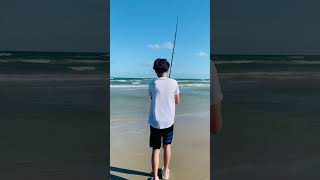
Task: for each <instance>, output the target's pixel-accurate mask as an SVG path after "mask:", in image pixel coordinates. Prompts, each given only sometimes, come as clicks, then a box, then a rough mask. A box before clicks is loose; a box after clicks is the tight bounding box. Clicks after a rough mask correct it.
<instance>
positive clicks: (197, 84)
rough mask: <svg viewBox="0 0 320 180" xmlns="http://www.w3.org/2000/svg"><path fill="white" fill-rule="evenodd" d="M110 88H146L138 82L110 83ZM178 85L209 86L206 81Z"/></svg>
mask: <svg viewBox="0 0 320 180" xmlns="http://www.w3.org/2000/svg"><path fill="white" fill-rule="evenodd" d="M110 87H111V88H148V85H147V84H138V83H131V84H111V85H110ZM179 87H189V88H192V87H193V88H206V87H210V84H209V83H207V84H205V83H191V84H180V85H179Z"/></svg>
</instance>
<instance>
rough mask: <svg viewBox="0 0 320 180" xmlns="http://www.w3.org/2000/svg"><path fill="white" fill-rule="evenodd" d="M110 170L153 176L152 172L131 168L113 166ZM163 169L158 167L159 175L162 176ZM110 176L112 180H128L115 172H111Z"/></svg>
mask: <svg viewBox="0 0 320 180" xmlns="http://www.w3.org/2000/svg"><path fill="white" fill-rule="evenodd" d="M110 171H114V172H119V173H124V174H133V175H138V176H146V177H151V173H146V172H141V171H136V170H130V169H123V168H118V167H113V166H111V168H110ZM161 173H162V170H161V169H158V175H159V176H160V177H161ZM110 177H111V179H112V180H127V179H126V178H123V177H120V176H116V175H113V174H110Z"/></svg>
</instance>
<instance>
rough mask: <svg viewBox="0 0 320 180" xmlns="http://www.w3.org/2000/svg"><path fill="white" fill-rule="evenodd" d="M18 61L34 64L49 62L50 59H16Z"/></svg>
mask: <svg viewBox="0 0 320 180" xmlns="http://www.w3.org/2000/svg"><path fill="white" fill-rule="evenodd" d="M18 62H23V63H34V64H49V63H50V62H51V60H50V59H28V60H27V59H26V60H18Z"/></svg>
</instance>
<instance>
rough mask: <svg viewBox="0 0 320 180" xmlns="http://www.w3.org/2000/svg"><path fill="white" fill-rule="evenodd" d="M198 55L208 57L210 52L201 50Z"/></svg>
mask: <svg viewBox="0 0 320 180" xmlns="http://www.w3.org/2000/svg"><path fill="white" fill-rule="evenodd" d="M196 56H199V57H207V56H208V54H207V53H205V52H203V51H199V52H197V53H196Z"/></svg>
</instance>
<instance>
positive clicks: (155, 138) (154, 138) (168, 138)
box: [150, 125, 173, 149]
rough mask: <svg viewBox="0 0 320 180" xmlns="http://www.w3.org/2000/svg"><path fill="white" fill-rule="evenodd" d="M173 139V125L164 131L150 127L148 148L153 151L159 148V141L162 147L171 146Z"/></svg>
mask: <svg viewBox="0 0 320 180" xmlns="http://www.w3.org/2000/svg"><path fill="white" fill-rule="evenodd" d="M172 138H173V125H172V126H171V127H168V128H165V129H157V128H154V127H152V126H150V147H152V148H153V149H160V148H161V140H162V141H163V145H166V144H171V143H172Z"/></svg>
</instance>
